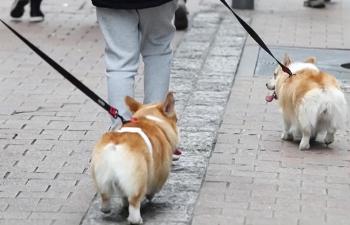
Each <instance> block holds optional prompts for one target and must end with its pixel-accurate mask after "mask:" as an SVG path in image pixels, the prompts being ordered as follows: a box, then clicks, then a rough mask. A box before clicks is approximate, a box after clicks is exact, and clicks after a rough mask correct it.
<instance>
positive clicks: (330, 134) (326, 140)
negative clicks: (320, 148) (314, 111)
mask: <svg viewBox="0 0 350 225" xmlns="http://www.w3.org/2000/svg"><path fill="white" fill-rule="evenodd" d="M335 131H336V129H335V128H334V127H330V128H328V129H327V133H326V137H325V138H324V143H325V144H326V145H327V146H328V145H329V144H331V143H333V142H334V134H335Z"/></svg>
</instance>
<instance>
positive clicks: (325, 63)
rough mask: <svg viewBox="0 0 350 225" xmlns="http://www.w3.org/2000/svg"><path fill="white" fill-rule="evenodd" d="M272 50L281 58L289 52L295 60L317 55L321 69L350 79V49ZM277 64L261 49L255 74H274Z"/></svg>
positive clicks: (286, 48)
mask: <svg viewBox="0 0 350 225" xmlns="http://www.w3.org/2000/svg"><path fill="white" fill-rule="evenodd" d="M271 51H272V52H273V54H274V55H275V56H276V57H277V58H279V59H282V58H283V57H284V55H285V54H286V53H287V54H288V55H289V56H290V57H291V58H292V59H293V60H294V61H303V60H304V59H306V58H307V57H309V56H315V57H316V59H317V66H318V67H319V68H320V69H321V70H324V71H327V72H329V73H331V74H333V75H334V76H336V77H337V78H338V79H339V80H343V81H345V80H350V71H349V70H348V69H350V63H347V62H348V61H349V59H350V51H349V50H338V49H313V48H289V47H278V48H277V47H273V48H271ZM276 66H277V64H276V63H275V62H274V60H273V59H272V58H271V56H269V55H268V54H267V53H265V52H264V51H261V49H260V51H259V56H258V62H257V65H256V68H255V76H272V74H273V71H274V69H275V68H276Z"/></svg>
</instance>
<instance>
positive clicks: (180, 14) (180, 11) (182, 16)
mask: <svg viewBox="0 0 350 225" xmlns="http://www.w3.org/2000/svg"><path fill="white" fill-rule="evenodd" d="M186 2H187V1H186V0H179V2H178V8H177V9H176V12H175V27H176V30H185V29H187V27H188V18H187V14H188V11H187V8H186Z"/></svg>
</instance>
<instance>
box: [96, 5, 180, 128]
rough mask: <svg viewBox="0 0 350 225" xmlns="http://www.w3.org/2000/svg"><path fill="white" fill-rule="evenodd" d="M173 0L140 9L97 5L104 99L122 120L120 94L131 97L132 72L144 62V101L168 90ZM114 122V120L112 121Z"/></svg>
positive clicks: (156, 99)
mask: <svg viewBox="0 0 350 225" xmlns="http://www.w3.org/2000/svg"><path fill="white" fill-rule="evenodd" d="M176 3H177V1H176V0H173V1H171V2H168V3H166V4H163V5H161V6H158V7H153V8H147V9H140V10H121V9H107V8H97V19H98V23H99V26H100V29H101V31H102V33H103V36H104V39H105V42H106V49H105V61H106V74H107V88H108V101H109V103H110V104H111V105H113V106H114V107H116V108H117V109H118V110H119V113H120V114H121V115H122V116H124V117H125V118H126V119H128V118H130V113H129V111H128V109H127V107H126V106H125V103H124V97H125V96H126V95H129V96H134V82H135V75H136V73H137V69H138V66H139V62H140V55H141V56H142V57H143V62H144V103H153V102H160V101H163V100H164V98H165V96H166V93H167V91H168V89H169V79H170V66H171V60H172V49H171V41H172V39H173V37H174V34H175V27H174V25H173V22H172V20H173V17H174V13H175V10H176ZM114 122H117V121H114Z"/></svg>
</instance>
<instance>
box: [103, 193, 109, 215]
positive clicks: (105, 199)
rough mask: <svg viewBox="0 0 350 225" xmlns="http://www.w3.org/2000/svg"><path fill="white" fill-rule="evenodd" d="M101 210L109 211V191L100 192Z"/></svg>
mask: <svg viewBox="0 0 350 225" xmlns="http://www.w3.org/2000/svg"><path fill="white" fill-rule="evenodd" d="M101 211H102V212H103V213H110V212H111V196H110V194H109V193H101Z"/></svg>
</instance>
